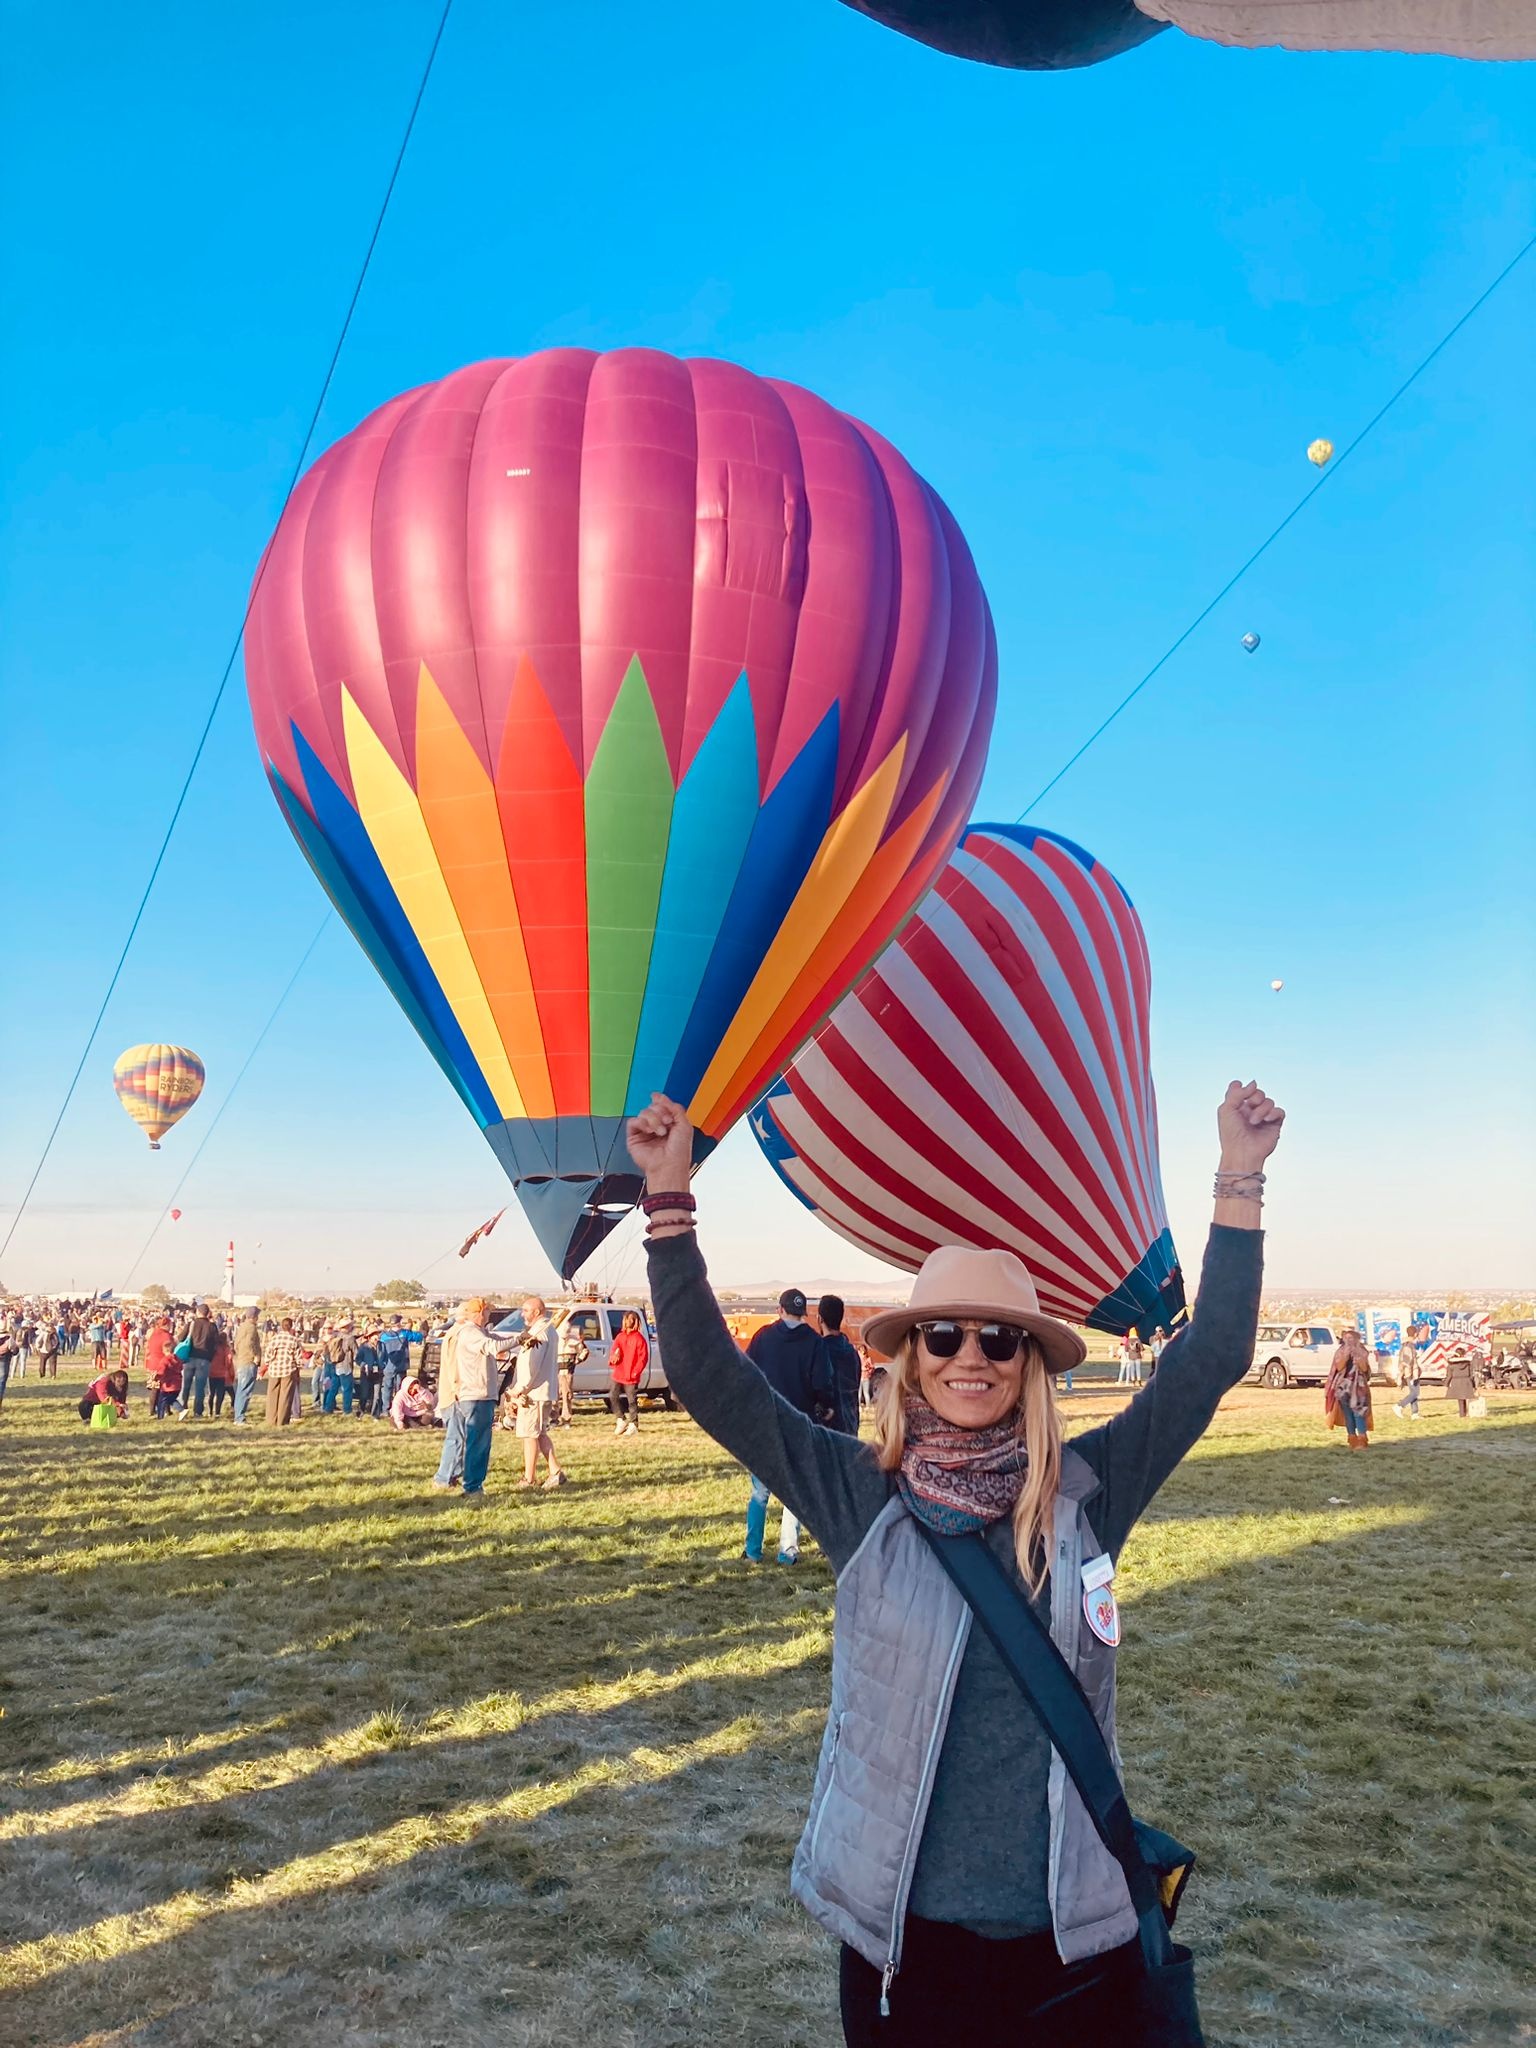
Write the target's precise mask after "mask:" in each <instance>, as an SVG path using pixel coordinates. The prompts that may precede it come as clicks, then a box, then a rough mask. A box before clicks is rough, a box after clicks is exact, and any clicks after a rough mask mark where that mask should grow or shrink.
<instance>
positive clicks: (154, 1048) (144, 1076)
mask: <svg viewBox="0 0 1536 2048" xmlns="http://www.w3.org/2000/svg"><path fill="white" fill-rule="evenodd" d="M206 1079H207V1076H206V1075H205V1073H204V1072H203V1063H202V1061H201V1060H200V1059H199V1058H198V1056H197V1054H196V1053H195V1052H189V1051H188V1050H187V1048H186V1047H185V1046H184V1045H130V1046H129V1048H128V1050H127V1051H126V1052H123V1053H119V1054H118V1056H117V1064H116V1065H115V1066H114V1067H113V1069H112V1086H113V1087H114V1088H115V1089H116V1090H117V1099H118V1101H119V1102H120V1103H121V1104H122V1105H123V1107H124V1109H126V1110H127V1112H128V1114H129V1115H130V1116H131V1117H132V1118H133V1120H134V1122H135V1123H136V1124H137V1125H138V1126H139V1128H140V1129H141V1130H142V1131H143V1133H144V1135H145V1137H146V1138H148V1140H149V1149H150V1151H151V1152H158V1151H159V1150H160V1140H161V1139H162V1138H163V1137H164V1136H165V1134H166V1132H167V1131H168V1130H169V1129H170V1128H171V1125H172V1124H175V1123H180V1121H181V1119H182V1118H183V1117H184V1116H185V1115H186V1113H187V1111H188V1110H189V1109H190V1108H191V1107H192V1105H193V1103H194V1102H196V1100H197V1098H198V1097H199V1095H201V1094H202V1092H203V1082H204V1081H205V1080H206Z"/></svg>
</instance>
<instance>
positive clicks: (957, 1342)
mask: <svg viewBox="0 0 1536 2048" xmlns="http://www.w3.org/2000/svg"><path fill="white" fill-rule="evenodd" d="M917 1334H918V1335H919V1336H920V1337H921V1338H922V1340H923V1342H924V1343H925V1344H926V1345H927V1347H928V1350H929V1353H930V1354H931V1356H933V1357H934V1358H957V1357H958V1356H959V1354H960V1347H961V1345H962V1344H964V1342H965V1338H966V1331H965V1325H964V1324H963V1323H919V1324H918V1326H917ZM976 1342H977V1343H978V1344H979V1345H980V1346H981V1355H982V1357H983V1358H989V1359H991V1361H992V1363H993V1364H994V1365H1006V1364H1007V1363H1008V1361H1009V1359H1010V1358H1016V1357H1017V1356H1018V1350H1019V1346H1020V1345H1021V1344H1022V1343H1023V1342H1024V1332H1023V1331H1022V1330H1021V1329H1020V1328H1019V1327H1018V1325H1017V1324H1015V1323H983V1324H982V1326H981V1328H980V1329H979V1330H978V1331H977V1332H976Z"/></svg>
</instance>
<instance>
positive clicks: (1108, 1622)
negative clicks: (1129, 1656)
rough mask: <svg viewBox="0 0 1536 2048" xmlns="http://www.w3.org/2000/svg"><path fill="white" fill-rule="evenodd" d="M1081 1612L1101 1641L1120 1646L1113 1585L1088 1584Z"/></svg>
mask: <svg viewBox="0 0 1536 2048" xmlns="http://www.w3.org/2000/svg"><path fill="white" fill-rule="evenodd" d="M1083 1614H1084V1616H1085V1618H1086V1619H1087V1622H1088V1626H1089V1627H1090V1628H1091V1629H1092V1630H1093V1632H1094V1634H1095V1635H1096V1636H1097V1637H1098V1639H1099V1641H1100V1642H1101V1643H1107V1644H1108V1645H1109V1647H1110V1648H1111V1649H1112V1650H1114V1649H1118V1648H1119V1646H1120V1609H1119V1607H1118V1606H1117V1605H1116V1603H1115V1589H1114V1587H1113V1586H1090V1587H1089V1588H1088V1589H1087V1591H1086V1592H1085V1593H1084V1594H1083Z"/></svg>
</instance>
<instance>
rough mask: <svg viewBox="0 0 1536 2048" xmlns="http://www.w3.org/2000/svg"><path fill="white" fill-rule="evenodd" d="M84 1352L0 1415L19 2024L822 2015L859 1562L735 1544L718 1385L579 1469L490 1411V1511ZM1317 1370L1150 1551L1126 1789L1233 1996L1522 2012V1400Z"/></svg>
mask: <svg viewBox="0 0 1536 2048" xmlns="http://www.w3.org/2000/svg"><path fill="white" fill-rule="evenodd" d="M76 1377H77V1378H78V1377H79V1375H76ZM70 1392H71V1390H70V1387H69V1385H68V1383H66V1382H61V1383H60V1385H59V1388H58V1390H57V1391H54V1390H53V1389H51V1388H50V1389H38V1388H36V1387H34V1386H32V1385H30V1384H29V1385H28V1386H25V1387H23V1388H22V1389H20V1390H13V1393H12V1396H11V1398H10V1399H9V1400H8V1402H7V1405H6V1409H5V1412H4V1416H3V1419H0V1577H3V1578H4V1580H5V1584H4V1586H3V1588H0V1708H3V1710H4V1713H3V1718H0V1765H3V1776H0V1898H3V1899H4V1901H5V1905H6V1912H5V1916H4V1920H3V1922H0V2042H3V2043H4V2044H5V2048H12V2044H15V2048H66V2044H67V2048H86V2044H92V2048H95V2044H105V2043H108V2042H110V2043H112V2044H113V2048H130V2044H143V2048H150V2044H151V2043H153V2048H225V2044H226V2043H230V2044H232V2043H236V2042H239V2043H255V2044H261V2048H265V2044H267V2043H271V2044H272V2048H277V2044H279V2043H282V2044H283V2048H290V2044H292V2043H295V2042H297V2043H302V2044H307V2043H308V2042H310V2041H317V2040H321V2039H323V2040H324V2041H326V2042H327V2043H328V2044H329V2043H335V2044H338V2048H401V2044H405V2043H411V2044H420V2048H430V2044H433V2043H441V2044H443V2048H449V2044H455V2048H456V2044H458V2043H460V2042H465V2043H468V2042H471V2041H473V2042H476V2043H480V2042H484V2043H489V2044H501V2043H508V2044H512V2048H520V2044H523V2043H527V2044H529V2048H532V2044H533V2043H540V2044H543V2043H550V2042H565V2041H580V2042H581V2043H582V2044H583V2048H662V2044H683V2043H698V2042H704V2041H709V2042H715V2041H719V2042H721V2043H727V2042H748V2043H762V2044H764V2048H767V2044H770V2043H771V2044H775V2048H777V2044H781V2043H783V2044H803V2048H811V2044H822V2043H830V2042H832V2041H835V2040H836V2038H837V2028H836V2022H835V1986H834V1982H833V1964H834V1959H833V1957H832V1955H831V1953H830V1950H829V1948H828V1945H827V1944H826V1943H825V1942H824V1940H823V1938H822V1937H821V1935H820V1934H819V1933H818V1932H817V1931H816V1930H815V1929H814V1928H812V1927H811V1926H810V1925H809V1923H808V1922H806V1921H805V1920H804V1918H803V1916H802V1915H800V1913H799V1911H798V1909H797V1908H795V1907H794V1906H793V1904H792V1903H791V1902H790V1900H789V1898H788V1889H787V1878H788V1862H789V1856H790V1851H791V1849H792V1846H793V1842H794V1838H795V1835H796V1833H797V1831H798V1827H799V1823H800V1819H801V1817H802V1813H803V1808H804V1803H805V1799H806V1797H807V1794H808V1790H809V1784H810V1776H811V1770H812V1766H813V1762H814V1755H815V1746H816V1742H817V1739H818V1735H819V1727H820V1718H821V1712H822V1710H823V1709H824V1706H825V1699H826V1686H827V1657H828V1651H829V1647H830V1640H831V1637H830V1594H831V1585H830V1577H829V1574H828V1573H827V1571H826V1569H825V1567H824V1565H823V1564H822V1563H821V1561H820V1560H819V1558H816V1557H815V1556H813V1555H808V1557H807V1560H806V1562H805V1563H803V1564H802V1565H801V1566H800V1567H799V1568H798V1569H797V1570H796V1571H794V1572H790V1571H786V1570H779V1569H776V1568H774V1567H771V1566H770V1567H764V1568H761V1569H758V1570H752V1569H751V1568H749V1567H747V1566H744V1565H742V1564H741V1563H739V1561H738V1559H737V1555H736V1553H737V1551H738V1549H739V1546H740V1538H741V1521H740V1517H741V1510H742V1505H743V1495H744V1482H743V1481H742V1478H741V1476H740V1474H739V1473H738V1472H737V1471H736V1470H735V1469H734V1468H733V1467H732V1466H731V1465H730V1463H729V1461H728V1460H726V1459H725V1458H724V1457H723V1456H722V1455H721V1454H720V1453H718V1452H717V1451H715V1449H714V1448H713V1446H711V1445H710V1444H709V1443H708V1442H707V1441H706V1440H704V1439H703V1438H701V1437H700V1435H699V1434H698V1432H697V1431H696V1430H695V1429H694V1428H693V1426H692V1425H691V1424H690V1423H688V1422H687V1421H686V1419H684V1418H682V1417H662V1416H659V1415H657V1416H647V1418H646V1422H645V1427H644V1429H643V1431H642V1434H641V1436H640V1438H639V1439H638V1440H631V1439H624V1440H615V1439H614V1437H613V1436H612V1433H611V1431H610V1430H609V1429H608V1428H606V1427H605V1426H604V1425H603V1423H601V1422H600V1421H598V1420H596V1419H592V1420H590V1421H585V1422H583V1423H582V1424H581V1425H579V1426H578V1428H577V1429H576V1430H575V1431H574V1432H573V1433H572V1435H571V1437H570V1438H569V1439H568V1440H567V1441H568V1443H569V1453H568V1456H569V1462H570V1463H571V1465H572V1468H573V1470H574V1471H575V1473H576V1474H577V1477H578V1480H579V1482H580V1483H579V1484H578V1485H576V1486H573V1487H571V1488H568V1489H567V1490H566V1491H565V1492H563V1493H561V1494H558V1495H552V1496H542V1495H536V1496H532V1497H529V1496H515V1495H513V1494H512V1493H511V1492H510V1490H509V1488H510V1480H511V1477H512V1470H511V1467H512V1462H513V1461H512V1459H511V1458H510V1457H509V1456H508V1452H509V1449H510V1446H509V1445H508V1444H507V1443H506V1442H505V1441H503V1440H498V1443H497V1446H496V1452H495V1459H496V1462H495V1465H494V1466H493V1473H492V1487H493V1494H494V1499H493V1504H492V1505H491V1506H489V1507H488V1508H487V1509H486V1510H484V1511H482V1512H481V1513H480V1514H479V1515H475V1514H474V1513H472V1512H471V1511H468V1510H465V1509H463V1508H461V1507H459V1506H457V1505H455V1504H451V1503H449V1502H445V1501H443V1500H442V1499H440V1498H436V1497H432V1496H430V1495H429V1494H428V1493H427V1491H426V1481H427V1478H428V1477H429V1475H430V1471H431V1466H432V1462H433V1456H434V1452H435V1448H436V1446H435V1444H434V1443H432V1442H431V1441H429V1440H426V1439H422V1438H419V1437H416V1438H401V1437H398V1436H396V1435H395V1434H394V1433H392V1432H390V1431H388V1430H381V1429H378V1428H376V1427H374V1426H372V1425H369V1424H365V1423H351V1424H346V1423H342V1422H341V1421H339V1420H337V1421H335V1422H332V1423H329V1424H325V1423H321V1422H319V1421H315V1420H306V1421H305V1422H304V1423H303V1424H302V1425H301V1426H300V1427H299V1428H298V1429H296V1430H290V1431H286V1432H273V1433H270V1434H269V1433H267V1432H265V1431H262V1430H250V1431H246V1432H240V1433H236V1432H233V1431H230V1430H229V1429H228V1428H227V1427H223V1426H221V1427H215V1426H213V1425H203V1426H202V1427H201V1428H199V1427H198V1426H197V1425H194V1424H186V1425H179V1426H174V1427H173V1426H162V1427H160V1428H158V1429H156V1428H152V1427H151V1426H150V1425H148V1423H147V1422H145V1421H143V1420H139V1421H136V1422H135V1424H134V1425H133V1426H132V1427H131V1428H129V1429H126V1430H121V1431H114V1432H112V1433H111V1434H108V1435H105V1436H88V1435H87V1433H86V1432H85V1431H84V1430H83V1429H82V1428H81V1427H80V1425H79V1424H78V1422H77V1421H76V1419H75V1417H74V1414H73V1408H72V1402H71V1400H70ZM1118 1398H1119V1397H1118V1396H1115V1395H1110V1394H1107V1393H1103V1394H1098V1395H1093V1396H1090V1397H1088V1398H1086V1399H1083V1398H1081V1397H1080V1398H1079V1399H1077V1400H1076V1401H1075V1402H1073V1403H1071V1404H1069V1410H1068V1413H1069V1420H1070V1421H1072V1422H1073V1423H1074V1424H1075V1425H1077V1426H1082V1425H1083V1424H1084V1423H1086V1422H1088V1421H1090V1420H1091V1419H1093V1418H1094V1417H1095V1416H1097V1415H1099V1414H1101V1413H1104V1412H1107V1411H1108V1409H1109V1408H1110V1407H1111V1406H1113V1405H1114V1403H1115V1402H1116V1401H1117V1400H1118ZM1317 1406H1318V1404H1317V1402H1316V1401H1315V1399H1312V1398H1310V1397H1308V1396H1305V1395H1295V1394H1291V1395H1261V1394H1257V1393H1249V1392H1244V1393H1242V1394H1240V1395H1238V1396H1236V1397H1234V1400H1233V1401H1232V1403H1231V1404H1230V1406H1229V1409H1228V1410H1227V1411H1226V1412H1224V1413H1223V1415H1222V1416H1221V1417H1220V1418H1219V1419H1218V1422H1217V1425H1216V1427H1215V1429H1214V1430H1213V1432H1212V1434H1211V1436H1210V1437H1209V1438H1208V1439H1207V1441H1206V1442H1205V1444H1203V1445H1202V1446H1201V1447H1200V1450H1199V1451H1198V1453H1197V1454H1196V1455H1195V1456H1194V1457H1193V1458H1192V1459H1191V1460H1189V1461H1188V1463H1187V1464H1186V1466H1185V1467H1184V1468H1183V1470H1182V1471H1181V1472H1180V1473H1179V1475H1178V1476H1177V1478H1176V1479H1175V1481H1174V1482H1173V1483H1172V1484H1171V1485H1170V1486H1169V1488H1168V1489H1167V1490H1166V1491H1165V1494H1164V1495H1163V1497H1162V1498H1161V1500H1160V1501H1159V1502H1158V1503H1156V1505H1155V1507H1154V1509H1153V1512H1152V1514H1151V1516H1150V1517H1149V1518H1148V1520H1147V1522H1146V1523H1145V1524H1144V1526H1143V1527H1142V1529H1141V1530H1140V1531H1139V1532H1138V1534H1137V1536H1136V1538H1135V1541H1134V1543H1133V1545H1132V1548H1131V1550H1130V1551H1129V1552H1128V1554H1127V1557H1126V1559H1125V1563H1124V1568H1123V1572H1122V1579H1121V1585H1122V1590H1123V1593H1124V1596H1125V1605H1126V1610H1127V1643H1126V1649H1125V1651H1124V1653H1123V1656H1122V1706H1121V1741H1122V1747H1123V1749H1124V1750H1125V1753H1126V1757H1127V1762H1128V1767H1129V1771H1130V1775H1131V1779H1132V1786H1133V1792H1134V1795H1135V1797H1136V1800H1137V1803H1138V1805H1139V1806H1140V1807H1141V1809H1142V1810H1144V1811H1145V1812H1147V1813H1148V1814H1149V1816H1151V1817H1152V1818H1155V1819H1159V1820H1162V1821H1164V1822H1166V1823H1167V1824H1169V1825H1171V1826H1173V1827H1175V1828H1176V1829H1177V1830H1178V1831H1179V1832H1180V1833H1181V1834H1183V1835H1184V1837H1185V1838H1186V1839H1187V1840H1190V1841H1191V1842H1193V1843H1194V1845H1195V1846H1196V1848H1197V1849H1198V1850H1199V1852H1200V1857H1201V1868H1200V1872H1199V1874H1198V1875H1197V1878H1196V1882H1195V1885H1194V1887H1193V1889H1192V1892H1191V1895H1190V1901H1189V1905H1188V1908H1187V1915H1186V1920H1187V1930H1188V1932H1189V1934H1190V1935H1191V1937H1192V1938H1193V1940H1194V1941H1195V1944H1196V1946H1197V1949H1198V1951H1199V1953H1200V1957H1201V1965H1202V1983H1203V1987H1204V2002H1205V2007H1206V2012H1207V2018H1208V2029H1209V2032H1210V2035H1211V2038H1212V2041H1213V2042H1214V2043H1229V2044H1242V2048H1256V2044H1259V2043H1268V2042H1302V2043H1313V2042H1315V2043H1318V2044H1320V2048H1321V2044H1325V2043H1328V2044H1331V2043H1335V2042H1357V2043H1362V2044H1368V2048H1388V2044H1397V2043H1402V2042H1413V2043H1419V2042H1428V2043H1442V2044H1446V2048H1449V2044H1452V2043H1457V2042H1466V2043H1469V2044H1480V2043H1494V2042H1503V2041H1510V2042H1513V2041H1515V2040H1517V2039H1520V2038H1524V2037H1522V2035H1521V2033H1520V2029H1521V2027H1522V2026H1523V2025H1525V2024H1526V2023H1527V2022H1531V2021H1533V2020H1536V2014H1533V2012H1532V2010H1531V1999H1530V1993H1529V1978H1530V1942H1531V1929H1532V1927H1533V1926H1536V1882H1533V1872H1536V1825H1533V1804H1532V1802H1533V1786H1532V1768H1531V1761H1530V1759H1531V1754H1532V1748H1533V1737H1536V1628H1533V1621H1536V1613H1533V1600H1532V1583H1533V1573H1536V1539H1533V1535H1532V1529H1531V1518H1530V1504H1531V1495H1532V1491H1533V1486H1532V1481H1533V1477H1536V1464H1533V1463H1532V1459H1531V1454H1532V1453H1533V1452H1536V1402H1533V1401H1532V1400H1529V1399H1520V1398H1517V1397H1505V1398H1503V1399H1502V1400H1500V1401H1499V1403H1498V1404H1497V1406H1496V1409H1495V1413H1494V1415H1493V1416H1492V1417H1490V1419H1489V1420H1488V1422H1487V1423H1485V1424H1481V1425H1466V1424H1457V1423H1456V1422H1455V1421H1454V1420H1453V1419H1451V1418H1449V1417H1447V1416H1446V1415H1445V1414H1444V1413H1443V1411H1442V1410H1441V1409H1440V1407H1439V1404H1437V1403H1436V1402H1435V1401H1434V1400H1433V1399H1432V1398H1431V1399H1427V1400H1426V1403H1425V1408H1426V1420H1425V1421H1424V1422H1422V1423H1420V1424H1419V1425H1418V1426H1417V1429H1416V1430H1415V1429H1414V1428H1413V1427H1412V1426H1410V1425H1407V1424H1399V1423H1397V1422H1396V1420H1395V1418H1392V1417H1391V1416H1390V1413H1389V1414H1388V1415H1387V1416H1386V1417H1385V1418H1384V1434H1383V1436H1382V1437H1381V1439H1380V1440H1379V1441H1378V1443H1377V1444H1376V1445H1375V1446H1373V1448H1372V1450H1371V1451H1370V1452H1369V1453H1367V1454H1365V1456H1363V1457H1362V1456H1359V1455H1358V1454H1356V1455H1351V1454H1349V1453H1347V1452H1345V1451H1344V1449H1343V1447H1342V1446H1341V1445H1339V1444H1338V1442H1337V1440H1336V1439H1334V1440H1332V1441H1330V1440H1328V1439H1327V1438H1326V1437H1325V1434H1324V1433H1323V1431H1322V1430H1321V1428H1320V1425H1319V1417H1318V1414H1317ZM1185 1924H1186V1923H1181V1927H1183V1926H1184V1925H1185Z"/></svg>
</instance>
